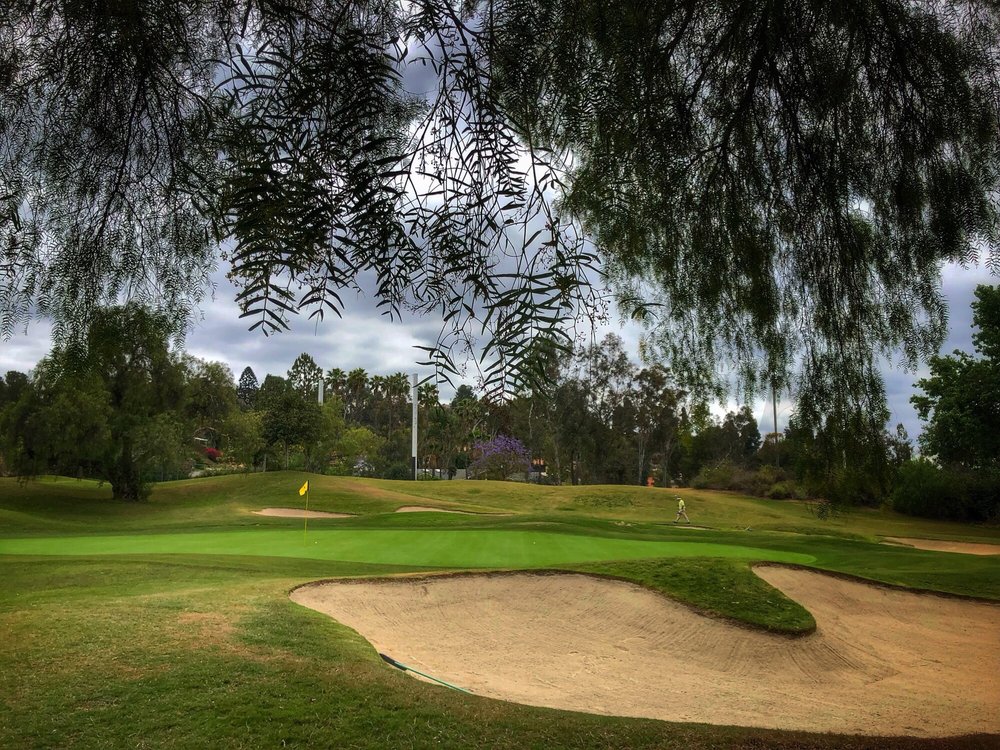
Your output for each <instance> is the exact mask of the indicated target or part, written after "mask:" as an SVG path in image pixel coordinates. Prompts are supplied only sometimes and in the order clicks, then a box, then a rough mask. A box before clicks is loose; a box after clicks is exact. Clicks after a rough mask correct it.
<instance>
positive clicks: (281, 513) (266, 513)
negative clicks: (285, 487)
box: [253, 508, 354, 518]
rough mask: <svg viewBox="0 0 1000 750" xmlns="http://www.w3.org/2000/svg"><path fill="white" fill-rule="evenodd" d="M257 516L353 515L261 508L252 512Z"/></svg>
mask: <svg viewBox="0 0 1000 750" xmlns="http://www.w3.org/2000/svg"><path fill="white" fill-rule="evenodd" d="M253 513H254V514H255V515H258V516H278V517H280V518H354V514H353V513H328V512H327V511H325V510H303V509H302V508H262V509H261V510H255V511H253Z"/></svg>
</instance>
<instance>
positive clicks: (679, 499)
mask: <svg viewBox="0 0 1000 750" xmlns="http://www.w3.org/2000/svg"><path fill="white" fill-rule="evenodd" d="M675 497H676V498H677V518H675V519H674V523H677V522H678V521H680V520H681V516H684V520H685V521H687V522H688V523H691V519H690V518H688V514H687V511H686V510H685V509H684V498H682V497H681V496H680V495H675Z"/></svg>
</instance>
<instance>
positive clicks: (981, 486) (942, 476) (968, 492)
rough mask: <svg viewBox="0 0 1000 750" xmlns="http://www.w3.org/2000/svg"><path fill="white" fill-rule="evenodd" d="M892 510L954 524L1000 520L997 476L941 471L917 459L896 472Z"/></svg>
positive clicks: (998, 476)
mask: <svg viewBox="0 0 1000 750" xmlns="http://www.w3.org/2000/svg"><path fill="white" fill-rule="evenodd" d="M892 507H893V509H894V510H896V511H898V512H900V513H906V514H908V515H911V516H922V517H924V518H941V519H946V520H953V521H974V522H975V521H978V522H982V521H997V520H1000V475H998V474H997V473H996V472H991V471H971V470H968V469H955V468H942V467H940V466H937V465H936V464H934V463H932V462H930V461H928V460H927V459H922V458H921V459H917V460H915V461H910V462H908V463H905V464H903V465H902V466H901V467H900V468H899V474H898V477H897V480H896V489H895V491H894V492H893V495H892Z"/></svg>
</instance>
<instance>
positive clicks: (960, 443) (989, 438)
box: [910, 285, 1000, 469]
mask: <svg viewBox="0 0 1000 750" xmlns="http://www.w3.org/2000/svg"><path fill="white" fill-rule="evenodd" d="M972 308H973V325H975V326H976V327H977V328H978V330H977V331H976V333H975V334H974V335H973V344H974V346H975V349H976V352H977V354H978V355H979V356H972V355H969V354H966V353H964V352H960V351H955V352H954V353H953V354H952V355H950V356H946V357H934V358H933V359H931V362H930V370H931V373H930V376H929V377H927V378H922V379H921V380H919V381H918V382H917V383H916V385H917V387H918V388H920V389H921V391H923V393H922V394H918V395H915V396H913V397H912V398H911V399H910V401H912V402H913V405H914V406H915V407H916V409H917V414H918V415H919V416H920V419H921V420H923V421H925V422H926V425H925V427H924V430H923V432H922V433H921V435H920V446H921V448H922V450H923V452H924V454H926V455H930V456H936V457H937V458H938V460H940V461H941V462H943V463H946V464H957V465H960V466H965V467H967V468H974V469H978V468H1000V287H996V286H985V285H984V286H979V287H977V288H976V301H975V302H973V305H972Z"/></svg>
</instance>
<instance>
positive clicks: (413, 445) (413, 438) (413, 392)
mask: <svg viewBox="0 0 1000 750" xmlns="http://www.w3.org/2000/svg"><path fill="white" fill-rule="evenodd" d="M412 383H413V385H412V386H411V387H410V401H411V402H412V403H413V424H412V427H411V428H410V455H411V457H412V459H411V460H412V461H413V481H416V480H417V373H413V380H412Z"/></svg>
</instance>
